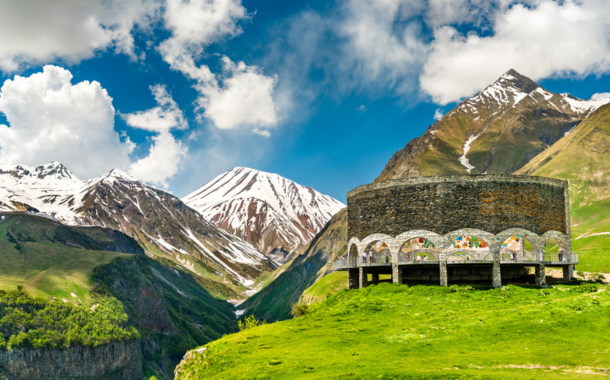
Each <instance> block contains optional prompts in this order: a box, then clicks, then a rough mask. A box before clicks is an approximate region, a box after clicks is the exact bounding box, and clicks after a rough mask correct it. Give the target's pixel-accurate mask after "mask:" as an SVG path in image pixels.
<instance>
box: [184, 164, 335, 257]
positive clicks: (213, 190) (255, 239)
mask: <svg viewBox="0 0 610 380" xmlns="http://www.w3.org/2000/svg"><path fill="white" fill-rule="evenodd" d="M182 200H183V201H184V203H186V204H187V205H188V206H190V207H192V208H193V209H195V210H197V211H199V212H200V213H201V214H203V216H204V217H205V218H206V219H207V220H209V221H210V222H212V223H214V224H215V225H216V226H218V227H220V228H222V229H224V230H225V231H228V232H230V233H231V234H233V235H237V236H239V237H241V238H242V239H244V240H246V241H247V242H250V243H251V244H252V245H254V246H255V247H257V248H258V250H259V251H261V252H263V253H265V254H266V255H267V256H268V257H270V258H272V259H273V260H275V261H276V262H278V263H284V262H285V261H286V259H287V257H288V256H289V255H290V254H291V253H292V252H295V251H297V250H299V249H300V248H302V247H304V246H305V245H306V244H307V243H308V242H309V241H310V240H311V239H312V238H313V237H314V236H316V234H317V233H318V232H319V231H320V230H321V229H322V228H323V227H324V225H325V224H326V223H327V222H328V221H329V220H330V218H331V217H332V216H333V215H334V214H336V213H337V212H338V211H339V210H341V209H342V208H344V207H345V205H344V204H342V203H341V202H339V201H338V200H336V199H333V198H331V197H329V196H327V195H324V194H320V193H319V192H317V191H315V190H314V189H312V188H311V187H307V186H302V185H299V184H297V183H295V182H293V181H291V180H289V179H286V178H284V177H281V176H279V175H277V174H271V173H265V172H261V171H258V170H254V169H248V168H243V167H238V168H234V169H231V170H229V171H228V172H226V173H223V174H221V175H219V176H218V177H216V178H214V179H213V180H211V181H210V182H208V183H206V184H205V185H203V186H201V187H200V188H199V189H197V190H195V191H194V192H192V193H191V194H189V195H187V196H186V197H184V198H183V199H182Z"/></svg>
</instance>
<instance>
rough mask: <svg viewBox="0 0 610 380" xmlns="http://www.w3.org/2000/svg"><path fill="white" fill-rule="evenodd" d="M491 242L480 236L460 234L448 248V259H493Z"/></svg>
mask: <svg viewBox="0 0 610 380" xmlns="http://www.w3.org/2000/svg"><path fill="white" fill-rule="evenodd" d="M491 260H492V257H491V250H490V248H489V244H487V242H486V241H484V240H483V239H481V238H480V237H478V236H459V237H457V238H456V239H455V240H454V241H453V242H452V243H451V246H450V248H449V249H448V250H447V261H491Z"/></svg>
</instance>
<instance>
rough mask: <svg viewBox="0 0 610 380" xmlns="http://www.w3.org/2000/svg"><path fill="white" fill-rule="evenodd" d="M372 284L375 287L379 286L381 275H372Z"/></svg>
mask: <svg viewBox="0 0 610 380" xmlns="http://www.w3.org/2000/svg"><path fill="white" fill-rule="evenodd" d="M371 277H372V278H371V282H372V283H373V284H375V285H377V284H379V273H371Z"/></svg>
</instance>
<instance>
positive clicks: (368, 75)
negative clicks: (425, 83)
mask: <svg viewBox="0 0 610 380" xmlns="http://www.w3.org/2000/svg"><path fill="white" fill-rule="evenodd" d="M423 7H424V4H423V2H421V1H410V0H384V1H369V0H351V1H349V2H347V3H346V5H345V8H344V12H345V14H346V15H345V19H344V20H343V21H342V22H340V23H339V26H338V27H337V33H338V34H339V35H340V36H342V37H344V38H346V40H347V43H346V44H345V45H344V46H343V50H342V53H343V54H342V55H341V57H337V58H338V59H339V61H338V62H339V63H338V65H339V66H341V70H342V71H343V72H348V73H349V77H350V81H351V82H353V81H356V83H360V84H361V86H363V87H365V88H371V87H375V88H380V89H390V90H393V91H395V92H396V93H397V94H398V95H404V94H409V93H412V92H413V91H414V89H415V87H416V86H417V82H416V80H417V74H418V73H419V69H420V67H421V65H422V64H423V62H424V60H425V58H426V55H427V51H428V47H427V45H426V42H425V41H424V39H423V36H422V32H421V24H420V23H419V22H418V21H417V20H415V19H414V18H415V17H416V16H418V15H420V14H421V12H422V10H423Z"/></svg>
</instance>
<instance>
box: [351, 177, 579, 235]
mask: <svg viewBox="0 0 610 380" xmlns="http://www.w3.org/2000/svg"><path fill="white" fill-rule="evenodd" d="M566 188H567V182H565V181H561V180H555V179H551V178H544V177H529V176H508V175H462V176H460V175H451V176H433V177H420V178H405V179H397V180H390V181H385V182H380V183H373V184H370V185H364V186H360V187H358V188H356V189H355V190H352V191H350V192H349V193H348V198H347V203H348V210H349V211H348V230H349V236H350V237H357V238H359V239H363V238H365V237H366V236H369V235H371V234H373V233H382V234H387V235H392V236H396V235H398V234H400V233H402V232H404V231H408V230H415V229H425V230H428V231H432V232H436V233H437V234H441V235H444V234H446V233H448V232H451V231H454V230H458V229H461V228H465V227H468V228H474V229H480V230H484V231H488V232H490V233H493V234H497V233H499V232H501V231H504V230H506V229H508V228H511V227H520V228H524V229H527V230H530V231H532V232H534V233H536V234H539V235H540V234H543V233H545V232H547V231H559V232H562V233H564V234H567V228H566V227H567V223H566V216H569V214H566V206H567V199H566V196H565V194H566Z"/></svg>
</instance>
